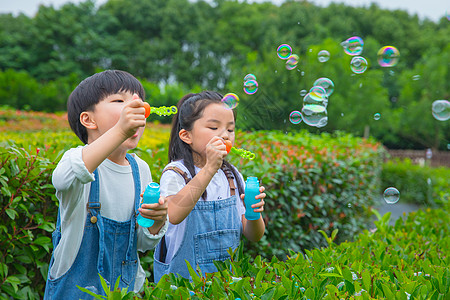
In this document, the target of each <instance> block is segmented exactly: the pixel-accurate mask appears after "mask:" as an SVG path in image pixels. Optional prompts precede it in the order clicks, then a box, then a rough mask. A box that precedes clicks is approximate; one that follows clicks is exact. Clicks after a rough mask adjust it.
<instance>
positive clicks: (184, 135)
mask: <svg viewBox="0 0 450 300" xmlns="http://www.w3.org/2000/svg"><path fill="white" fill-rule="evenodd" d="M178 136H179V137H180V139H181V140H182V141H183V142H185V143H186V144H188V145H190V144H192V137H191V133H190V132H189V131H187V130H186V129H181V130H180V132H178Z"/></svg>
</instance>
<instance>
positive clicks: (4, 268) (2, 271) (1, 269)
mask: <svg viewBox="0 0 450 300" xmlns="http://www.w3.org/2000/svg"><path fill="white" fill-rule="evenodd" d="M6 276H8V265H6V264H4V263H0V277H1V278H5V277H6Z"/></svg>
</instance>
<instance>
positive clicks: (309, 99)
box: [303, 93, 328, 107]
mask: <svg viewBox="0 0 450 300" xmlns="http://www.w3.org/2000/svg"><path fill="white" fill-rule="evenodd" d="M303 105H321V106H324V107H327V105H328V99H327V98H326V95H325V94H323V97H317V96H314V97H313V96H312V95H311V93H308V94H306V95H305V97H303Z"/></svg>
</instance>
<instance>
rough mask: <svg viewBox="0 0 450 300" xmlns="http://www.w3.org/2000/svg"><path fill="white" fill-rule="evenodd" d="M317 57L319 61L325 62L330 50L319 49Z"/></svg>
mask: <svg viewBox="0 0 450 300" xmlns="http://www.w3.org/2000/svg"><path fill="white" fill-rule="evenodd" d="M317 58H318V59H319V61H320V62H321V63H323V62H326V61H328V60H329V59H330V52H328V51H327V50H320V51H319V53H318V54H317Z"/></svg>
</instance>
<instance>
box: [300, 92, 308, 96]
mask: <svg viewBox="0 0 450 300" xmlns="http://www.w3.org/2000/svg"><path fill="white" fill-rule="evenodd" d="M307 93H308V91H307V90H301V91H300V96H302V97H303V96H305V95H306V94H307Z"/></svg>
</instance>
